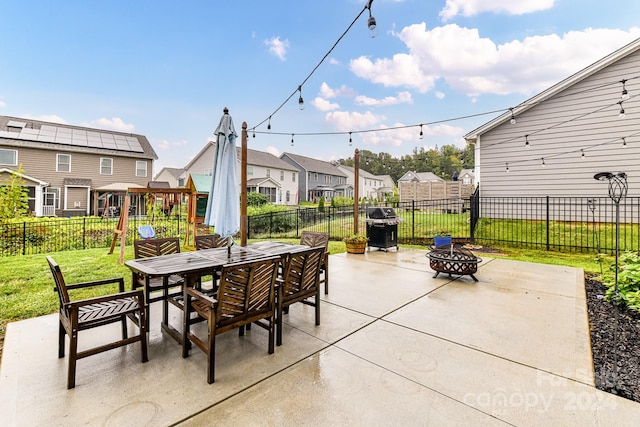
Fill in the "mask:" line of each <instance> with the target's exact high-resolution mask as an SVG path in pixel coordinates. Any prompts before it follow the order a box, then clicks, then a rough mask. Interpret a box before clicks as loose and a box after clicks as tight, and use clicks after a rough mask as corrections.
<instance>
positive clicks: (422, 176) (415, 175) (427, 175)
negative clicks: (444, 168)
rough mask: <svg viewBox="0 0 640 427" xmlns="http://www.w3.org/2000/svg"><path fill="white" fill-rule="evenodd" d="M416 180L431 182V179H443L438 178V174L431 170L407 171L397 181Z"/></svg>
mask: <svg viewBox="0 0 640 427" xmlns="http://www.w3.org/2000/svg"><path fill="white" fill-rule="evenodd" d="M414 179H415V180H418V181H421V182H433V181H444V179H442V178H440V177H439V176H438V175H436V174H434V173H433V172H413V171H409V172H407V173H405V174H404V175H402V176H401V177H400V179H398V181H412V180H414Z"/></svg>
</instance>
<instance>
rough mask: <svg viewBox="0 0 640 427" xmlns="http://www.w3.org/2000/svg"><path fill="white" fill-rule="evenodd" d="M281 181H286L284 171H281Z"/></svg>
mask: <svg viewBox="0 0 640 427" xmlns="http://www.w3.org/2000/svg"><path fill="white" fill-rule="evenodd" d="M280 181H284V171H280Z"/></svg>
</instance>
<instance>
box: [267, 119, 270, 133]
mask: <svg viewBox="0 0 640 427" xmlns="http://www.w3.org/2000/svg"><path fill="white" fill-rule="evenodd" d="M267 130H271V116H269V123H268V124H267Z"/></svg>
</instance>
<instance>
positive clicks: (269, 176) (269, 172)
mask: <svg viewBox="0 0 640 427" xmlns="http://www.w3.org/2000/svg"><path fill="white" fill-rule="evenodd" d="M267 178H271V169H267Z"/></svg>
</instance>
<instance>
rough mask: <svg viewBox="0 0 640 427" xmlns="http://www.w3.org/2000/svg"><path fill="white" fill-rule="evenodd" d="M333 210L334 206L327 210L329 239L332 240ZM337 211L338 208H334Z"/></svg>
mask: <svg viewBox="0 0 640 427" xmlns="http://www.w3.org/2000/svg"><path fill="white" fill-rule="evenodd" d="M331 209H332V206H329V209H328V210H327V211H328V212H329V213H328V214H327V233H328V234H329V238H331ZM333 209H336V208H333Z"/></svg>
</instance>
